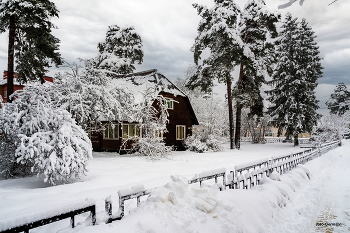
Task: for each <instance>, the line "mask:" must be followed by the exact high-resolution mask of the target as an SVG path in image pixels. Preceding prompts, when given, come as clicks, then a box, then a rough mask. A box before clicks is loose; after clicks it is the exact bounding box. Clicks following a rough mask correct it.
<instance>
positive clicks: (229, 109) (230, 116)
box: [226, 75, 234, 150]
mask: <svg viewBox="0 0 350 233" xmlns="http://www.w3.org/2000/svg"><path fill="white" fill-rule="evenodd" d="M231 84H232V81H231V77H230V76H229V75H227V77H226V86H227V102H228V119H229V124H230V149H231V150H232V149H234V146H233V112H232V94H231Z"/></svg>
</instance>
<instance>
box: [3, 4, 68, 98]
mask: <svg viewBox="0 0 350 233" xmlns="http://www.w3.org/2000/svg"><path fill="white" fill-rule="evenodd" d="M58 12H59V11H58V10H57V8H56V6H55V4H54V3H53V2H51V1H48V0H5V1H4V0H2V1H0V33H3V32H5V31H6V30H9V48H8V68H7V72H8V73H7V75H8V76H7V93H8V96H10V95H11V94H12V93H13V73H14V62H15V58H16V63H17V66H16V70H17V73H18V74H19V76H18V80H20V81H22V82H26V81H28V80H36V79H39V80H40V81H41V82H44V75H45V73H46V72H47V69H46V68H48V67H50V64H51V63H55V64H56V66H57V65H60V64H61V63H62V60H61V55H60V53H58V52H57V50H58V43H59V39H57V38H56V37H55V36H53V35H52V33H51V29H52V28H54V25H53V24H52V23H51V21H50V19H51V18H52V17H58ZM8 101H9V102H11V99H10V98H8Z"/></svg>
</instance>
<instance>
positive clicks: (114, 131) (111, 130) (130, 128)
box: [104, 124, 140, 139]
mask: <svg viewBox="0 0 350 233" xmlns="http://www.w3.org/2000/svg"><path fill="white" fill-rule="evenodd" d="M135 136H137V137H140V126H139V125H136V124H123V125H122V137H123V138H130V137H135ZM104 138H109V139H119V125H114V127H113V126H112V125H105V132H104Z"/></svg>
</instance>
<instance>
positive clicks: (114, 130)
mask: <svg viewBox="0 0 350 233" xmlns="http://www.w3.org/2000/svg"><path fill="white" fill-rule="evenodd" d="M103 138H105V139H119V125H118V124H115V125H112V124H108V125H105V132H104V134H103Z"/></svg>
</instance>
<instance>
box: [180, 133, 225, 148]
mask: <svg viewBox="0 0 350 233" xmlns="http://www.w3.org/2000/svg"><path fill="white" fill-rule="evenodd" d="M184 143H185V147H186V148H187V149H188V150H190V151H196V152H199V153H203V152H214V151H221V150H222V146H221V144H222V139H221V137H219V136H217V135H216V134H213V133H210V131H209V130H208V128H205V127H204V128H202V129H198V130H197V131H194V132H193V135H192V136H188V137H187V138H186V140H185V141H184Z"/></svg>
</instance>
